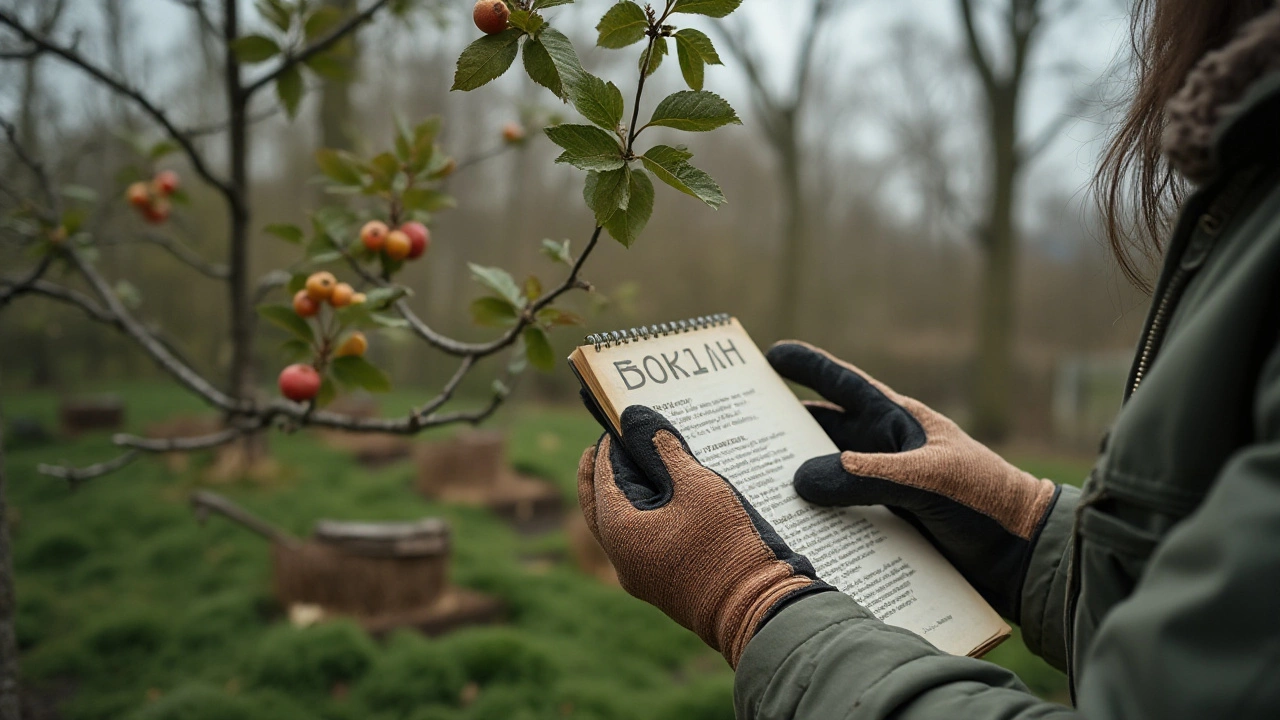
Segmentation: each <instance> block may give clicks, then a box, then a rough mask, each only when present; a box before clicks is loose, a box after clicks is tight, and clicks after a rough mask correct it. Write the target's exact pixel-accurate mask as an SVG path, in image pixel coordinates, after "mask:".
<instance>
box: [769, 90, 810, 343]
mask: <svg viewBox="0 0 1280 720" xmlns="http://www.w3.org/2000/svg"><path fill="white" fill-rule="evenodd" d="M781 125H782V126H783V127H784V134H785V137H784V138H779V139H778V140H777V141H776V142H775V147H776V148H777V150H778V162H779V165H780V168H779V169H780V178H779V179H780V180H781V181H782V188H781V190H782V197H783V208H782V214H783V218H782V219H783V222H782V257H781V259H780V264H781V266H782V267H781V270H782V284H781V287H780V288H779V291H778V307H777V308H776V309H775V315H774V316H775V317H776V318H777V320H776V323H777V325H776V327H775V328H774V338H773V339H775V340H780V339H782V338H791V337H801V336H803V334H804V332H803V328H802V327H801V325H802V324H803V323H804V317H803V313H802V312H801V310H802V306H801V303H802V301H803V299H804V298H803V297H802V295H803V292H804V271H805V268H806V256H807V253H808V237H807V236H808V222H807V221H808V218H807V217H806V216H805V202H804V187H803V183H804V178H803V175H802V168H801V166H800V143H799V138H797V137H796V128H795V115H794V114H792V115H791V116H790V117H788V118H786V119H785V120H784V121H783V122H782V123H781Z"/></svg>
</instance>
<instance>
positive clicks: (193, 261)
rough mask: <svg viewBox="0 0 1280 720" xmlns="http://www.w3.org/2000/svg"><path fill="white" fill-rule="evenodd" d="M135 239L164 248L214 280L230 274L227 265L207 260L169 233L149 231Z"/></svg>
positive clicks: (224, 277)
mask: <svg viewBox="0 0 1280 720" xmlns="http://www.w3.org/2000/svg"><path fill="white" fill-rule="evenodd" d="M134 240H135V241H136V242H144V243H147V244H149V245H155V246H157V247H161V248H164V249H165V250H167V251H168V252H169V254H170V255H172V256H173V257H175V258H177V259H178V260H179V261H181V262H182V263H183V264H185V265H187V266H189V267H190V268H192V269H193V270H195V271H196V272H198V273H200V274H201V275H204V276H206V277H210V278H213V279H214V280H226V279H227V277H228V275H229V274H230V271H229V270H228V269H227V266H226V265H223V264H221V263H212V262H209V261H208V260H205V259H204V258H202V257H200V255H199V253H197V252H196V251H195V250H192V249H191V248H190V247H188V246H187V245H186V244H185V243H182V242H180V241H179V240H177V239H175V238H171V237H169V236H168V235H163V234H161V233H153V232H147V233H143V234H141V235H138V236H135V238H134Z"/></svg>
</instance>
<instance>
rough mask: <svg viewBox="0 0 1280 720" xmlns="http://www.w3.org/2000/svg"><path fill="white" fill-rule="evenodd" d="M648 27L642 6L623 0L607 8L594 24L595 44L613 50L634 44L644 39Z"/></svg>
mask: <svg viewBox="0 0 1280 720" xmlns="http://www.w3.org/2000/svg"><path fill="white" fill-rule="evenodd" d="M648 29H649V18H648V17H646V16H645V14H644V8H641V7H640V6H639V5H637V4H635V3H634V2H631V0H625V2H620V3H618V4H616V5H614V6H613V7H611V8H609V11H608V12H606V13H605V14H604V17H603V18H601V19H600V24H598V25H596V30H597V31H598V32H599V37H597V38H596V45H599V46H600V47H602V48H610V49H613V50H617V49H618V48H624V47H627V46H628V45H634V44H635V43H638V42H640V41H641V40H643V39H644V36H645V32H646V31H648Z"/></svg>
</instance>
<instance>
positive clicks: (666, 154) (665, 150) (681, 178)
mask: <svg viewBox="0 0 1280 720" xmlns="http://www.w3.org/2000/svg"><path fill="white" fill-rule="evenodd" d="M691 157H693V156H692V155H691V154H690V153H689V152H687V151H685V150H683V149H681V148H673V147H670V146H667V145H655V146H653V147H651V148H649V150H648V152H646V153H645V154H644V155H643V156H641V158H640V160H641V161H642V162H643V163H644V166H645V167H646V168H647V169H648V170H649V171H650V172H652V173H653V174H654V175H657V176H658V179H659V180H661V181H662V182H664V183H666V184H668V185H670V186H671V187H673V188H675V189H677V190H679V191H680V192H682V193H685V194H686V195H692V196H693V197H696V198H698V199H699V200H701V201H702V202H704V203H706V204H708V205H710V206H711V207H713V208H719V207H720V206H721V205H723V204H724V203H725V197H724V193H723V192H722V191H721V190H720V185H719V184H717V183H716V181H715V179H713V178H712V177H711V176H710V175H708V174H706V173H705V172H703V171H701V170H699V169H698V168H696V167H694V166H692V165H690V164H689V158H691Z"/></svg>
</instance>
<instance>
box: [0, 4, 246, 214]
mask: <svg viewBox="0 0 1280 720" xmlns="http://www.w3.org/2000/svg"><path fill="white" fill-rule="evenodd" d="M0 25H3V26H5V27H8V28H11V29H12V30H13V31H14V32H16V33H18V35H19V36H21V37H22V38H23V39H24V40H26V41H27V42H30V43H31V44H32V45H34V46H36V47H38V48H41V49H42V50H44V51H47V52H49V53H50V54H53V55H56V56H58V57H60V58H62V59H63V60H64V61H66V62H67V63H69V64H71V65H73V66H75V67H77V68H80V70H81V71H83V72H84V73H86V74H87V75H89V76H90V77H92V78H94V79H95V80H97V81H98V82H99V83H100V84H102V85H104V86H105V87H107V88H108V89H110V90H111V91H112V92H115V93H116V94H118V95H122V96H124V97H126V98H129V99H130V100H132V101H133V102H134V104H136V105H137V106H138V107H140V108H141V109H142V110H143V112H145V113H146V114H147V115H148V116H150V117H151V119H152V120H154V121H155V122H156V123H158V124H159V125H160V126H161V127H163V128H164V130H165V132H166V133H167V134H168V135H169V137H170V138H172V139H173V141H174V142H176V143H178V146H179V147H181V148H182V151H183V153H185V154H186V156H187V159H188V161H190V162H191V167H192V168H193V169H195V171H196V173H197V174H198V175H199V176H200V177H202V178H204V180H205V182H207V183H209V184H210V185H212V186H213V187H215V188H217V189H218V191H219V192H221V193H222V194H223V195H224V196H226V198H227V199H228V201H229V202H232V203H238V202H239V200H238V197H237V196H236V194H235V193H234V192H233V191H232V189H231V187H230V186H229V185H228V184H227V183H226V181H225V180H223V179H221V178H219V177H218V176H217V175H215V174H214V172H213V171H212V170H211V169H210V168H209V166H208V164H207V163H206V162H205V159H204V156H202V155H201V154H200V152H199V151H198V150H197V149H196V147H195V145H194V144H193V143H192V141H191V138H190V137H188V136H187V135H184V134H183V133H182V131H181V130H180V129H179V128H178V127H177V126H176V125H175V124H174V123H173V121H172V120H171V119H170V118H169V115H168V114H167V113H166V112H165V111H164V110H161V109H160V107H159V106H158V105H157V104H156V103H155V102H154V101H153V100H151V99H150V98H148V97H147V96H146V95H144V94H143V93H142V91H140V90H138V89H136V88H134V87H133V86H131V85H130V84H129V83H128V82H127V81H125V80H122V79H120V78H117V77H115V75H114V74H112V73H111V72H109V71H107V70H105V69H104V68H101V67H99V66H98V65H96V64H94V63H93V62H91V61H90V60H89V59H88V58H86V57H84V56H83V55H81V54H80V53H79V52H78V51H76V50H75V48H73V47H69V46H66V45H61V44H59V43H57V42H54V41H53V40H51V39H49V38H47V37H45V36H44V35H43V34H42V33H40V32H38V31H36V30H33V29H31V28H29V27H27V26H26V25H24V24H23V23H22V21H21V20H20V19H19V18H18V17H17V15H16V14H15V13H13V12H12V11H11V10H7V9H4V8H0Z"/></svg>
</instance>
